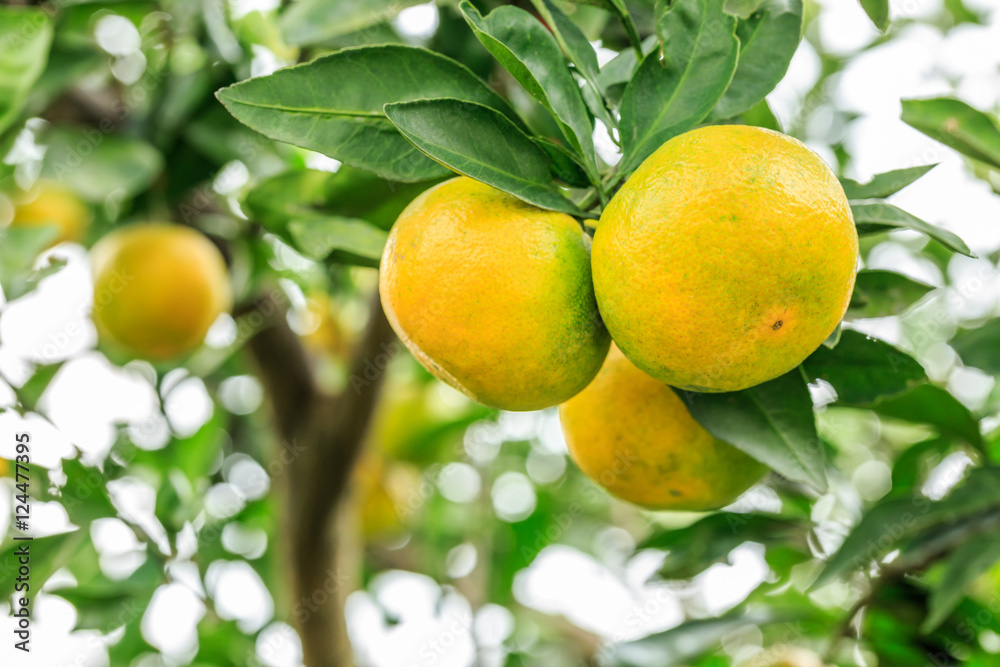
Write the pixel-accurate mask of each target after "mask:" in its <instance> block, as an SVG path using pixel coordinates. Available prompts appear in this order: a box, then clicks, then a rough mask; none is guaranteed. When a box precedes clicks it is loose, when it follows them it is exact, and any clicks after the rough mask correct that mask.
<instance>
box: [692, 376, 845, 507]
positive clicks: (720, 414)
mask: <svg viewBox="0 0 1000 667" xmlns="http://www.w3.org/2000/svg"><path fill="white" fill-rule="evenodd" d="M682 395H683V396H684V397H685V398H686V402H687V404H688V408H689V409H690V410H691V414H693V415H694V417H695V419H697V420H698V421H699V422H701V425H702V426H704V427H705V428H706V429H708V431H709V432H710V433H711V434H712V435H714V436H715V437H716V438H718V439H720V440H722V441H723V442H728V443H729V444H731V445H733V446H734V447H737V448H738V449H741V450H743V451H744V452H746V453H747V454H749V455H750V456H752V457H753V458H755V459H757V460H758V461H760V462H761V463H763V464H765V465H767V466H768V467H770V468H771V469H773V470H774V471H776V472H778V473H779V474H781V475H783V476H785V477H787V478H788V479H790V480H793V481H796V482H802V483H805V484H808V485H810V486H812V487H814V488H816V489H819V490H821V491H822V490H825V489H826V474H825V468H826V457H825V454H824V451H823V446H822V443H821V442H820V440H819V437H818V436H817V434H816V420H815V417H814V415H813V405H812V399H811V398H810V395H809V388H808V387H807V386H806V382H805V380H804V379H803V377H802V373H801V372H800V371H799V369H797V368H796V369H795V370H793V371H792V372H790V373H786V374H785V375H782V376H781V377H779V378H777V379H774V380H771V381H770V382H765V383H764V384H760V385H757V386H756V387H751V388H750V389H744V390H743V391H736V392H731V393H725V394H696V393H693V392H688V391H685V392H683V393H682Z"/></svg>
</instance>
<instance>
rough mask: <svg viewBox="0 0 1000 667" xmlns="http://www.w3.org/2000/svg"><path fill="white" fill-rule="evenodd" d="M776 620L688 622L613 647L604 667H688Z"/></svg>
mask: <svg viewBox="0 0 1000 667" xmlns="http://www.w3.org/2000/svg"><path fill="white" fill-rule="evenodd" d="M773 620H774V617H773V616H772V615H770V614H768V613H763V612H758V613H753V614H746V615H739V614H732V615H729V616H723V617H721V618H709V619H698V620H694V621H687V622H686V623H682V624H681V625H678V626H677V627H675V628H671V629H670V630H667V631H665V632H658V633H656V634H652V635H649V636H648V637H643V638H642V639H639V640H636V641H632V642H625V643H623V644H617V645H614V646H612V647H611V649H610V650H609V651H608V655H607V659H606V662H604V664H607V665H609V667H650V665H657V666H658V667H659V666H663V667H667V666H669V665H681V664H685V663H687V662H689V661H691V660H694V659H696V658H698V657H700V656H702V655H704V654H706V653H709V652H714V651H716V650H718V649H719V647H720V645H721V642H722V639H723V638H724V637H727V636H729V635H731V634H733V633H734V632H736V631H737V630H739V629H741V628H748V627H754V626H756V627H760V626H761V625H764V624H766V623H770V622H772V621H773Z"/></svg>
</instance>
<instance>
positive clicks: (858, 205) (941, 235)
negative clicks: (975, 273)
mask: <svg viewBox="0 0 1000 667" xmlns="http://www.w3.org/2000/svg"><path fill="white" fill-rule="evenodd" d="M851 212H852V213H853V214H854V223H855V224H856V225H857V227H858V234H860V235H862V236H863V235H867V234H881V233H882V232H887V231H891V230H893V229H912V230H914V231H917V232H920V233H922V234H926V235H927V236H929V237H931V238H932V239H934V240H935V241H938V242H939V243H941V244H942V245H944V246H945V247H946V248H949V249H951V250H953V251H955V252H957V253H961V254H963V255H966V256H968V257H973V256H974V255H973V254H972V251H971V250H969V246H967V245H965V241H963V240H962V239H960V238H959V237H958V236H956V235H955V234H952V233H951V232H949V231H948V230H946V229H941V228H940V227H935V226H934V225H932V224H930V223H928V222H924V221H923V220H921V219H920V218H918V217H917V216H915V215H912V214H910V213H907V212H906V211H904V210H903V209H901V208H898V207H896V206H893V205H892V204H889V203H886V202H884V201H860V202H851Z"/></svg>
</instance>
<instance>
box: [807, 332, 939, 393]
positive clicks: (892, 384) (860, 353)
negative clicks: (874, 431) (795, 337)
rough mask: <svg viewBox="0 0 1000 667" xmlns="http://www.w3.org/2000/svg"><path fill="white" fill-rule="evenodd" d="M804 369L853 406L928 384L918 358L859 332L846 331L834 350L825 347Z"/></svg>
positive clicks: (816, 353)
mask: <svg viewBox="0 0 1000 667" xmlns="http://www.w3.org/2000/svg"><path fill="white" fill-rule="evenodd" d="M802 368H803V369H804V370H805V372H806V374H807V375H808V376H809V377H810V378H812V379H813V380H825V381H826V382H829V383H830V384H831V385H833V388H834V389H836V390H837V399H838V400H839V401H840V402H841V403H846V404H850V405H866V404H869V403H874V402H875V401H877V400H879V399H880V398H883V397H887V396H895V395H897V394H901V393H903V392H905V391H907V390H909V389H912V388H913V387H915V386H916V385H918V384H920V383H922V382H926V381H927V373H926V372H925V371H924V369H923V367H922V366H921V365H920V364H919V363H917V361H916V359H914V358H913V357H911V356H910V355H908V354H907V353H906V352H903V351H902V350H900V349H897V348H895V347H893V346H892V345H889V344H888V343H886V342H883V341H880V340H877V339H875V338H869V337H868V336H866V335H864V334H863V333H860V332H858V331H844V332H843V333H842V334H841V336H840V341H839V342H838V343H837V346H836V347H834V348H833V349H829V348H826V347H822V346H821V347H820V348H819V349H818V350H816V351H815V352H813V353H812V354H811V355H809V357H808V358H806V360H805V361H803V362H802Z"/></svg>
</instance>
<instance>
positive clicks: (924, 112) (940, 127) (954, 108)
mask: <svg viewBox="0 0 1000 667" xmlns="http://www.w3.org/2000/svg"><path fill="white" fill-rule="evenodd" d="M903 122H904V123H906V124H908V125H912V126H913V127H915V128H916V129H918V130H920V131H921V132H923V133H924V134H926V135H927V136H929V137H931V138H932V139H936V140H937V141H940V142H941V143H942V144H944V145H946V146H950V147H951V148H954V149H955V150H957V151H958V152H959V153H962V154H963V155H966V156H968V157H970V158H972V159H973V160H978V161H980V162H985V163H986V164H988V165H990V166H991V167H994V168H996V169H1000V127H997V123H996V121H995V120H994V119H993V117H991V116H989V115H987V114H985V113H983V112H982V111H979V110H978V109H974V108H973V107H971V106H969V105H968V104H966V103H965V102H962V101H960V100H953V99H948V98H944V97H940V98H937V99H931V100H903Z"/></svg>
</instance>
